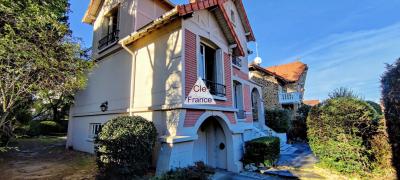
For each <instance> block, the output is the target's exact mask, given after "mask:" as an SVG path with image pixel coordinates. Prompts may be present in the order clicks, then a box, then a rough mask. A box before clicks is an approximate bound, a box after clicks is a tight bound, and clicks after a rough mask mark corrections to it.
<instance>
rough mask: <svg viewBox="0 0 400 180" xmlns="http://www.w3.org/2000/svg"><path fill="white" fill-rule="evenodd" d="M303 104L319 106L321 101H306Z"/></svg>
mask: <svg viewBox="0 0 400 180" xmlns="http://www.w3.org/2000/svg"><path fill="white" fill-rule="evenodd" d="M303 103H304V104H307V105H309V106H316V105H318V104H319V100H304V101H303Z"/></svg>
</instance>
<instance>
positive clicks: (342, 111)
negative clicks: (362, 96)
mask: <svg viewBox="0 0 400 180" xmlns="http://www.w3.org/2000/svg"><path fill="white" fill-rule="evenodd" d="M376 118H377V114H376V112H375V110H374V109H372V107H371V106H369V105H368V104H367V103H366V102H364V101H362V100H359V99H355V98H348V97H344V98H343V97H342V98H334V99H329V100H327V101H326V102H324V104H322V105H319V106H316V107H313V108H312V109H311V111H310V113H309V117H308V119H307V126H308V131H307V133H308V140H309V143H310V146H311V148H312V150H313V152H314V153H315V154H316V155H317V156H318V157H319V158H320V161H321V163H322V164H323V165H326V166H328V167H330V168H333V169H335V170H337V171H339V172H343V173H363V172H367V171H370V170H371V169H372V168H373V166H372V165H373V162H372V161H373V160H374V154H373V153H372V151H371V145H370V143H369V138H371V137H372V135H373V133H374V132H375V131H374V129H375V126H374V123H376Z"/></svg>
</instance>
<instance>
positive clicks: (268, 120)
mask: <svg viewBox="0 0 400 180" xmlns="http://www.w3.org/2000/svg"><path fill="white" fill-rule="evenodd" d="M265 124H266V125H267V126H268V127H270V128H271V129H273V130H274V131H275V132H277V133H286V132H287V131H288V130H289V127H290V112H289V110H285V109H266V110H265Z"/></svg>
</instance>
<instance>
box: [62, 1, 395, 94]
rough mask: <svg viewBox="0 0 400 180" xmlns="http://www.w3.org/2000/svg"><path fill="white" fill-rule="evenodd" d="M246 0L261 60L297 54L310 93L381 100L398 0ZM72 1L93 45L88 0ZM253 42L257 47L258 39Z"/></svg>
mask: <svg viewBox="0 0 400 180" xmlns="http://www.w3.org/2000/svg"><path fill="white" fill-rule="evenodd" d="M172 1H173V2H174V3H177V4H181V3H185V2H187V1H188V0H187V1H186V0H172ZM243 2H244V5H245V7H246V10H247V13H248V16H249V19H250V23H251V25H252V27H253V31H254V33H255V36H256V39H257V42H258V46H259V52H260V56H261V57H262V59H263V63H262V65H263V66H270V65H276V64H282V63H287V62H291V61H294V60H296V59H300V60H301V61H303V62H304V63H306V64H308V66H309V72H308V76H307V82H306V93H305V98H306V99H320V100H322V99H325V98H326V97H327V95H328V93H329V92H330V91H332V90H333V89H335V88H337V87H349V88H351V89H353V90H354V91H355V92H357V93H358V94H360V95H361V96H363V97H364V98H365V99H369V100H374V101H379V99H380V85H379V79H380V76H381V75H382V73H383V72H384V70H385V68H384V67H385V63H393V62H394V61H395V59H396V58H399V57H400V13H399V8H400V0H363V1H360V0H335V1H321V0H243ZM70 3H71V10H72V13H71V14H70V24H71V28H72V30H73V33H74V36H75V37H80V38H82V40H83V41H84V42H85V46H88V47H90V46H91V41H92V33H91V30H92V28H91V26H89V25H86V24H82V23H81V19H82V17H83V14H84V12H85V10H86V8H87V5H88V3H89V0H85V1H82V0H71V1H70ZM250 47H251V48H252V49H253V50H255V45H254V43H250ZM253 58H254V55H253V56H251V57H250V59H253Z"/></svg>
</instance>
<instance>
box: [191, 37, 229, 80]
mask: <svg viewBox="0 0 400 180" xmlns="http://www.w3.org/2000/svg"><path fill="white" fill-rule="evenodd" d="M200 39H205V38H200ZM206 41H210V40H208V39H205V40H200V41H199V45H198V46H199V51H198V53H197V54H198V55H197V56H198V61H197V76H198V77H201V78H202V79H205V76H206V67H205V65H206V63H205V62H206V60H205V46H208V47H210V48H213V49H214V50H215V65H216V66H217V67H216V68H215V69H220V70H221V71H219V72H220V73H221V74H220V75H221V76H222V77H221V79H220V82H216V83H219V84H223V85H225V86H226V82H225V57H224V51H223V50H222V49H221V48H219V47H218V46H217V45H213V44H211V43H208V42H206ZM202 47H203V48H202ZM218 54H220V57H219V58H218ZM217 61H220V64H219V65H220V66H221V67H218V62H217ZM200 67H202V68H200ZM201 71H202V72H201ZM217 76H218V73H217ZM218 79H219V78H218V77H217V80H218ZM217 80H216V81H217Z"/></svg>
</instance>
